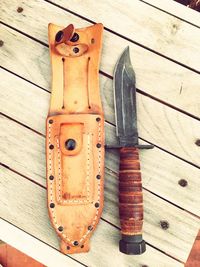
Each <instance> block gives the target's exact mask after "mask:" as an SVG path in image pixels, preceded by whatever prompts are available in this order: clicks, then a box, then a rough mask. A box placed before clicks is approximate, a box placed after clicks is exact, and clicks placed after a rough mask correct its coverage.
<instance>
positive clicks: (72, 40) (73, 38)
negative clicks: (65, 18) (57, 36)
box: [70, 32, 79, 43]
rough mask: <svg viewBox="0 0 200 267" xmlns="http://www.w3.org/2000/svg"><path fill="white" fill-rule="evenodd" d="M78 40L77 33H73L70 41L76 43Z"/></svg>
mask: <svg viewBox="0 0 200 267" xmlns="http://www.w3.org/2000/svg"><path fill="white" fill-rule="evenodd" d="M78 40H79V35H78V33H76V32H75V33H74V35H73V36H72V38H71V39H70V41H71V42H73V43H74V42H77V41H78Z"/></svg>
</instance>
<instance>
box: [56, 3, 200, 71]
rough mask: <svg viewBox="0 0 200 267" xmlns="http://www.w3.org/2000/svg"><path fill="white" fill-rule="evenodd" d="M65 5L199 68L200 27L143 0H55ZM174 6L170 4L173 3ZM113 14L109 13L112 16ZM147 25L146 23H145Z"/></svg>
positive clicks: (123, 34)
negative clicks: (112, 0) (96, 0)
mask: <svg viewBox="0 0 200 267" xmlns="http://www.w3.org/2000/svg"><path fill="white" fill-rule="evenodd" d="M51 2H52V3H56V4H58V5H60V6H62V7H65V8H67V9H68V10H71V11H73V12H75V13H76V14H80V15H81V16H83V17H85V18H87V19H89V20H92V21H94V22H97V21H101V22H102V23H103V24H104V25H105V27H107V28H108V29H110V30H112V31H114V32H116V33H118V34H121V35H122V36H125V37H127V38H129V39H131V40H133V41H135V42H137V43H140V44H142V45H144V46H146V47H148V48H150V49H152V50H154V51H157V52H158V53H161V54H163V55H165V56H167V57H169V58H172V59H174V60H176V61H178V62H180V63H182V64H184V65H187V66H189V67H191V68H193V69H196V70H198V71H199V70H200V69H199V61H200V55H199V53H198V48H199V46H200V38H199V33H200V30H199V29H198V28H197V27H194V26H192V25H190V24H188V23H186V22H184V21H182V20H180V19H178V18H175V17H174V16H171V15H169V14H167V13H164V12H162V11H160V10H158V9H156V8H154V7H152V6H150V5H147V4H145V3H144V2H142V1H139V0H132V1H126V4H125V3H124V1H122V0H117V1H114V2H111V1H107V0H103V1H98V2H97V3H96V2H94V1H92V0H87V1H84V3H82V2H81V4H80V0H75V1H72V2H69V1H64V0H52V1H51ZM169 5H170V3H169ZM108 14H109V16H108ZM144 25H145V26H144Z"/></svg>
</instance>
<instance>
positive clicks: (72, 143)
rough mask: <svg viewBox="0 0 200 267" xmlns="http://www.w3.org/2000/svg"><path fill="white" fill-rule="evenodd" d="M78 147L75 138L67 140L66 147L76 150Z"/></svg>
mask: <svg viewBox="0 0 200 267" xmlns="http://www.w3.org/2000/svg"><path fill="white" fill-rule="evenodd" d="M75 147H76V141H75V140H74V139H68V140H67V141H66V142H65V148H66V149H67V150H74V149H75Z"/></svg>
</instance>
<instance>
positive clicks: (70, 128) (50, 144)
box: [47, 114, 104, 246]
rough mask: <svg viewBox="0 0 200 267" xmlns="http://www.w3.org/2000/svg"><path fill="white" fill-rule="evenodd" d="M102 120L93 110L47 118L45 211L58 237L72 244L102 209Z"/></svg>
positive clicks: (81, 239)
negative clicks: (47, 212)
mask: <svg viewBox="0 0 200 267" xmlns="http://www.w3.org/2000/svg"><path fill="white" fill-rule="evenodd" d="M103 124H104V123H103V118H102V117H101V116H100V115H94V114H72V115H69V114H66V115H57V116H51V117H49V118H48V120H47V133H48V138H47V170H48V177H49V179H48V203H49V213H50V217H51V219H52V223H53V225H54V227H55V228H56V230H57V232H58V234H59V235H60V237H61V238H62V239H63V240H64V241H65V242H67V243H68V244H71V245H72V246H73V244H74V242H75V241H77V242H78V244H81V243H83V242H85V239H87V238H88V237H89V235H90V234H91V232H92V231H93V230H94V229H95V227H96V224H97V222H98V220H99V217H100V214H101V212H102V206H103V179H101V174H102V172H103V167H104V166H103V165H104V164H103V158H104V138H103V127H104V125H103ZM59 229H60V230H62V231H60V230H59ZM88 229H89V230H88Z"/></svg>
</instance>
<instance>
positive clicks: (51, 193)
mask: <svg viewBox="0 0 200 267" xmlns="http://www.w3.org/2000/svg"><path fill="white" fill-rule="evenodd" d="M50 144H51V126H50V124H49V146H50ZM48 151H49V163H50V164H49V171H50V174H52V168H51V166H52V158H51V150H50V149H49V150H48ZM50 200H51V202H52V203H53V181H52V180H50ZM51 212H52V217H53V221H54V224H55V226H56V228H58V227H59V225H58V223H57V220H56V214H55V210H54V209H51ZM61 235H62V236H63V237H64V238H65V239H66V240H67V241H68V242H69V243H72V241H71V240H70V239H69V238H68V237H67V236H66V235H65V234H64V233H61Z"/></svg>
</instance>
